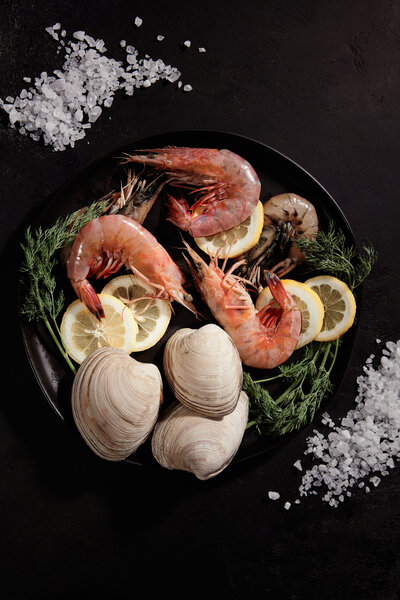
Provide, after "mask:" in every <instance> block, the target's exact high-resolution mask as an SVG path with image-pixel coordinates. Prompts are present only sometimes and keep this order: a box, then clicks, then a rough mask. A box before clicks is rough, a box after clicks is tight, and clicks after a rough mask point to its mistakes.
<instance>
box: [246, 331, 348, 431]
mask: <svg viewBox="0 0 400 600" xmlns="http://www.w3.org/2000/svg"><path fill="white" fill-rule="evenodd" d="M338 347H339V340H336V341H335V342H321V343H320V342H311V344H308V345H307V346H306V347H305V351H304V356H303V358H302V359H301V360H299V361H298V362H295V363H292V364H290V365H282V366H280V367H279V373H278V374H277V375H275V376H273V377H268V378H266V379H258V380H253V379H252V378H251V376H250V375H249V374H248V373H244V375H243V389H244V391H245V392H246V393H247V395H248V396H249V400H250V409H249V422H248V425H247V428H249V427H252V426H255V427H256V429H257V430H258V432H259V433H268V434H270V435H272V436H274V437H277V436H281V435H285V434H288V433H291V432H292V431H295V430H296V429H299V428H300V427H303V426H304V425H306V424H307V423H309V422H311V421H312V420H313V419H314V416H315V413H316V411H317V410H318V409H319V407H320V405H321V402H322V400H323V399H324V398H325V397H326V395H327V394H329V393H330V392H331V391H332V388H333V385H332V382H331V379H330V374H331V371H332V369H333V366H334V364H335V361H336V358H337V351H338ZM277 380H281V381H285V382H287V383H288V384H289V385H288V387H287V388H286V389H285V390H284V391H283V392H282V393H281V394H280V396H279V397H278V398H276V399H274V398H273V397H272V396H271V394H270V393H269V392H268V390H267V389H266V388H264V387H263V386H262V385H261V384H262V383H269V382H272V381H277Z"/></svg>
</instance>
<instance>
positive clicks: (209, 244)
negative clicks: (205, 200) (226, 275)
mask: <svg viewBox="0 0 400 600" xmlns="http://www.w3.org/2000/svg"><path fill="white" fill-rule="evenodd" d="M194 214H195V215H196V214H200V212H198V213H197V212H195V213H194ZM263 226H264V208H263V205H262V203H261V202H258V203H257V206H256V208H255V209H254V211H253V212H252V213H251V215H250V216H249V217H247V219H246V220H245V221H243V222H242V223H239V225H236V227H232V228H231V229H228V230H227V231H220V232H219V233H216V234H215V235H209V236H206V237H198V238H194V241H195V242H196V244H197V245H198V247H199V248H200V249H201V250H203V252H206V254H208V255H209V256H216V255H217V254H218V257H219V258H226V257H227V256H228V255H229V258H234V257H235V256H239V255H240V254H243V253H244V252H247V251H248V250H250V248H253V246H255V245H256V244H257V242H258V240H259V238H260V235H261V232H262V229H263Z"/></svg>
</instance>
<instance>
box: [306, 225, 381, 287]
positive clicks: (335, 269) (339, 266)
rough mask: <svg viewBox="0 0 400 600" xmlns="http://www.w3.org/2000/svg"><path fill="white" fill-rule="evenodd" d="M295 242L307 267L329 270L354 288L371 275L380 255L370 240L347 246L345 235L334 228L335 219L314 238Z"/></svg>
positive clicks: (309, 268)
mask: <svg viewBox="0 0 400 600" xmlns="http://www.w3.org/2000/svg"><path fill="white" fill-rule="evenodd" d="M296 245H297V246H298V247H299V249H300V250H301V251H302V252H304V254H305V261H304V267H305V270H307V271H315V270H318V271H323V272H324V273H329V274H330V275H333V276H334V277H337V278H338V279H341V280H342V281H344V282H345V283H347V285H348V286H349V288H350V289H351V290H354V289H355V288H357V287H358V286H359V285H360V284H361V283H362V282H363V281H364V280H365V279H366V278H367V277H368V275H369V274H370V272H371V269H372V267H373V266H374V264H375V263H376V261H377V258H378V254H377V252H376V251H375V249H374V248H373V246H372V244H371V243H369V242H367V243H364V244H363V245H362V248H361V250H358V249H357V248H356V246H355V245H353V244H351V245H347V242H346V236H345V234H344V233H343V231H341V230H340V229H339V230H338V229H335V223H334V221H330V222H329V225H328V229H327V231H326V232H324V231H319V232H318V233H317V236H316V237H315V239H310V238H307V237H305V236H301V237H299V238H298V239H297V240H296Z"/></svg>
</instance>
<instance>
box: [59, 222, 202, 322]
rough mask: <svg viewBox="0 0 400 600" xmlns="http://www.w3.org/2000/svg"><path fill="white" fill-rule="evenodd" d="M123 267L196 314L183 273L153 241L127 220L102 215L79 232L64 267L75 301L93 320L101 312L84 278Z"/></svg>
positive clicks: (109, 273)
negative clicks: (76, 297)
mask: <svg viewBox="0 0 400 600" xmlns="http://www.w3.org/2000/svg"><path fill="white" fill-rule="evenodd" d="M123 265H126V266H127V267H128V268H130V269H131V271H132V272H133V273H135V274H136V275H138V276H139V277H142V278H143V279H144V280H146V281H147V282H148V283H150V284H151V285H152V286H153V287H154V288H155V290H157V295H158V297H161V298H165V299H167V300H169V301H173V300H176V301H177V302H179V303H180V304H183V305H184V306H186V308H188V309H189V310H191V311H193V312H196V311H195V309H194V306H193V304H192V302H191V301H192V297H191V296H190V294H188V293H186V292H185V291H184V289H183V284H184V276H183V273H182V272H181V270H180V269H179V267H178V266H177V265H176V264H175V263H174V261H173V260H172V258H171V257H170V255H169V254H168V252H167V251H166V250H165V248H164V247H163V246H161V244H159V243H158V241H157V240H156V238H155V237H154V236H153V235H152V234H151V233H150V232H149V231H148V230H147V229H145V228H144V227H143V226H142V225H140V224H139V223H137V222H136V221H134V220H133V219H131V218H129V217H125V216H124V215H105V216H102V217H98V218H97V219H93V220H92V221H90V222H89V223H88V224H87V225H85V226H84V227H83V228H82V229H81V231H80V232H79V234H78V235H77V237H76V238H75V241H74V243H73V245H72V248H71V252H70V255H69V258H68V265H67V270H68V278H69V279H70V281H71V284H72V287H73V288H74V290H75V292H76V294H77V296H78V298H79V299H80V300H81V301H82V302H83V303H84V304H85V306H87V308H88V309H89V310H90V311H91V312H92V313H93V314H94V315H96V317H97V318H99V319H100V318H103V317H104V311H103V307H102V305H101V302H100V299H99V297H98V296H97V294H96V292H95V290H94V289H93V287H92V285H91V284H90V283H89V281H88V280H87V277H90V276H91V275H96V277H97V278H99V277H107V276H109V275H112V274H113V273H116V272H117V271H119V269H120V268H121V267H122V266H123Z"/></svg>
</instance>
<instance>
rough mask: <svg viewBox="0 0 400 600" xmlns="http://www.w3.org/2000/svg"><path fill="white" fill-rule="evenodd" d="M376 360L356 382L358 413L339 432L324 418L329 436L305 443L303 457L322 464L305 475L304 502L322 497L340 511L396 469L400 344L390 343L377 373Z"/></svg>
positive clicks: (351, 414) (399, 448) (345, 420)
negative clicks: (306, 498)
mask: <svg viewBox="0 0 400 600" xmlns="http://www.w3.org/2000/svg"><path fill="white" fill-rule="evenodd" d="M377 342H378V343H379V340H377ZM374 358H375V356H374V355H373V354H372V355H371V356H370V357H369V358H368V359H367V361H366V364H365V366H364V367H363V371H364V374H363V375H360V376H359V377H358V379H357V384H358V395H357V397H356V399H355V402H356V407H355V408H354V409H352V410H350V411H349V412H348V413H347V415H346V417H344V418H343V419H342V420H341V423H340V425H339V426H335V423H334V422H333V420H332V419H331V418H330V416H329V414H327V413H324V415H323V417H322V424H323V425H325V426H327V427H328V428H329V429H330V431H329V432H328V433H327V434H326V435H323V434H322V433H321V432H320V431H318V430H316V429H314V432H313V433H314V435H312V436H310V437H309V438H308V439H307V448H306V450H305V452H304V454H305V455H307V454H308V455H311V456H312V457H313V458H314V460H315V459H316V460H318V461H320V462H318V463H317V464H315V465H314V466H312V467H311V468H310V469H308V470H306V471H305V472H304V474H303V476H302V480H301V485H300V488H299V492H300V496H307V495H308V494H314V495H317V494H322V500H323V501H325V502H328V503H329V505H330V506H332V507H335V508H336V507H338V506H339V505H340V503H341V502H343V501H344V500H345V498H346V497H349V496H351V495H352V493H351V491H350V489H351V488H354V486H357V487H358V488H361V489H364V491H365V492H369V491H371V489H372V486H374V487H376V486H378V485H379V483H380V482H381V479H382V477H384V476H386V475H388V474H389V472H390V470H391V469H393V468H394V467H395V460H396V459H398V458H399V457H400V340H399V341H397V343H394V342H387V343H386V347H385V348H384V349H383V350H382V357H381V360H380V363H379V365H378V366H377V368H376V369H375V368H374V367H373V359H374ZM296 463H297V464H296V467H297V468H298V469H301V468H302V467H301V463H300V462H299V461H296ZM298 503H299V499H297V500H296V504H298Z"/></svg>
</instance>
